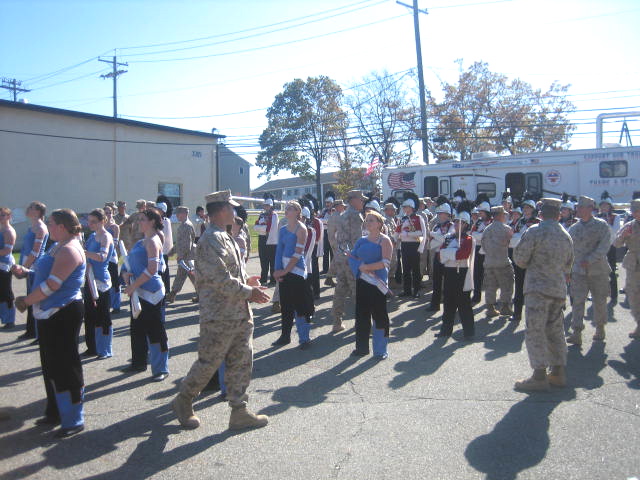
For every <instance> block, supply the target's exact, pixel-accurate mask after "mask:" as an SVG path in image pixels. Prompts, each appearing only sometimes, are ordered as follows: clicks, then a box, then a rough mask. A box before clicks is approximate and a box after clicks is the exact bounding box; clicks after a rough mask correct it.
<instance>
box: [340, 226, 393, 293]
mask: <svg viewBox="0 0 640 480" xmlns="http://www.w3.org/2000/svg"><path fill="white" fill-rule="evenodd" d="M351 255H352V256H354V257H356V258H351V257H350V258H349V266H350V267H351V271H352V272H353V275H354V276H355V277H356V278H360V274H361V273H362V272H360V265H361V264H363V263H364V264H365V265H367V264H370V263H376V262H380V261H382V246H381V245H380V244H379V243H374V242H372V241H371V240H369V239H368V238H367V237H362V238H360V239H358V241H357V242H356V244H355V245H354V246H353V249H352V250H351ZM375 274H376V276H377V277H378V278H380V279H381V280H382V281H383V282H385V283H387V280H388V276H389V271H388V270H387V269H386V268H381V269H379V270H376V271H375Z"/></svg>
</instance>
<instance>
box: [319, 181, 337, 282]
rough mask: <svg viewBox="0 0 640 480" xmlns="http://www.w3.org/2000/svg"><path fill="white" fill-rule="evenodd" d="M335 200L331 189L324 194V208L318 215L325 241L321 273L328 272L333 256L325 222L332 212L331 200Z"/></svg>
mask: <svg viewBox="0 0 640 480" xmlns="http://www.w3.org/2000/svg"><path fill="white" fill-rule="evenodd" d="M335 201H336V194H335V193H334V192H332V191H328V192H326V193H325V194H324V208H323V209H322V211H321V212H320V214H319V215H318V219H319V220H320V221H321V222H322V229H323V238H324V239H325V241H324V242H323V244H322V246H323V248H324V252H323V255H322V271H321V272H320V273H321V274H327V273H329V266H330V264H331V259H332V258H333V251H332V250H331V244H330V243H329V241H328V239H327V223H328V222H329V218H330V217H331V214H332V213H333V202H335Z"/></svg>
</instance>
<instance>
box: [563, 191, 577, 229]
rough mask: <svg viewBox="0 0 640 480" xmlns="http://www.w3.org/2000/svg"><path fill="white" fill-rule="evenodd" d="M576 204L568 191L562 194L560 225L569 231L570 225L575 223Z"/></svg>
mask: <svg viewBox="0 0 640 480" xmlns="http://www.w3.org/2000/svg"><path fill="white" fill-rule="evenodd" d="M577 221H578V220H577V219H576V204H575V201H573V200H571V199H570V198H569V194H568V193H563V194H562V204H561V205H560V225H562V226H563V227H564V229H565V230H567V231H569V228H570V227H571V225H573V224H574V223H576V222H577Z"/></svg>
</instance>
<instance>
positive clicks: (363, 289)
mask: <svg viewBox="0 0 640 480" xmlns="http://www.w3.org/2000/svg"><path fill="white" fill-rule="evenodd" d="M371 320H373V322H374V324H375V327H376V328H377V329H380V330H382V329H384V336H385V337H388V336H389V314H388V313H387V297H386V295H385V294H384V293H382V292H381V291H380V290H378V287H375V286H373V285H371V284H370V283H367V282H365V281H364V280H362V279H360V278H359V279H358V280H356V325H355V327H356V351H358V352H360V353H369V335H370V334H371Z"/></svg>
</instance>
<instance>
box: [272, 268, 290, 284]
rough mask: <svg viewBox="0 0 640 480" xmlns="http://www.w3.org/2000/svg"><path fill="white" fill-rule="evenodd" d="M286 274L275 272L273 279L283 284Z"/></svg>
mask: <svg viewBox="0 0 640 480" xmlns="http://www.w3.org/2000/svg"><path fill="white" fill-rule="evenodd" d="M286 274H287V273H286V272H285V271H284V270H276V271H275V272H273V278H275V279H276V281H277V282H281V281H282V279H283V278H284V276H285V275H286Z"/></svg>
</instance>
